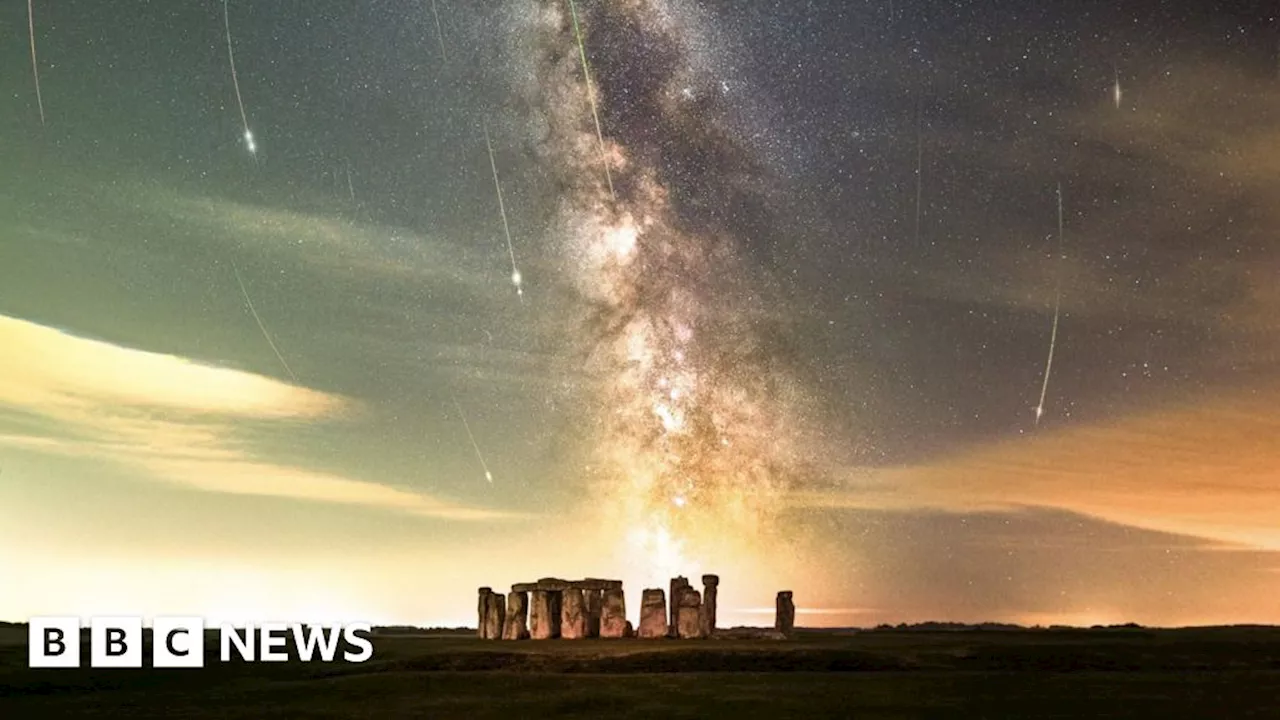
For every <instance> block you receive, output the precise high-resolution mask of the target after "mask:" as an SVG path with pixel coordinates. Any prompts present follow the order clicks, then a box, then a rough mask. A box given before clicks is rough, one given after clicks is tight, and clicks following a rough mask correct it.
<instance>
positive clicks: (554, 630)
mask: <svg viewBox="0 0 1280 720" xmlns="http://www.w3.org/2000/svg"><path fill="white" fill-rule="evenodd" d="M547 597H548V598H549V600H550V605H551V613H550V615H549V617H550V618H551V637H553V638H558V637H560V635H561V632H560V630H561V628H560V620H561V618H562V617H563V616H562V615H561V613H562V612H563V611H564V592H563V591H562V590H552V591H551V592H550V594H548V596H547Z"/></svg>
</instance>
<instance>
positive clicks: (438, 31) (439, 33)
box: [431, 0, 449, 62]
mask: <svg viewBox="0 0 1280 720" xmlns="http://www.w3.org/2000/svg"><path fill="white" fill-rule="evenodd" d="M431 15H432V17H434V18H435V19H436V39H437V40H439V41H440V61H441V62H448V60H449V59H448V58H447V57H445V54H444V31H443V30H441V29H440V13H438V12H436V0H431Z"/></svg>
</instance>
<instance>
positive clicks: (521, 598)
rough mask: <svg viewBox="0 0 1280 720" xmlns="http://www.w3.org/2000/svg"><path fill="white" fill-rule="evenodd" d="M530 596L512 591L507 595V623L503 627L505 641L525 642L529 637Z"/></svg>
mask: <svg viewBox="0 0 1280 720" xmlns="http://www.w3.org/2000/svg"><path fill="white" fill-rule="evenodd" d="M528 616H529V594H528V593H522V592H516V591H514V590H512V591H511V594H510V595H507V621H506V623H504V624H503V626H502V639H503V640H524V639H526V638H528V637H529V625H528V622H529V621H528Z"/></svg>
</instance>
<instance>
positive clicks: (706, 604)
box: [698, 575, 720, 637]
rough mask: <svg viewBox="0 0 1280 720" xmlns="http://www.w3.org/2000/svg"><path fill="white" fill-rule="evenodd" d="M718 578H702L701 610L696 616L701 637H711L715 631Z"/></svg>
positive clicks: (714, 576) (716, 576)
mask: <svg viewBox="0 0 1280 720" xmlns="http://www.w3.org/2000/svg"><path fill="white" fill-rule="evenodd" d="M719 586H720V576H718V575H703V576H702V608H701V613H700V614H699V615H698V629H699V630H700V631H701V632H702V637H711V636H712V635H713V634H714V633H715V631H716V593H717V592H718V591H717V588H718V587H719Z"/></svg>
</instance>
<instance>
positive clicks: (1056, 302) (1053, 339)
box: [1036, 183, 1062, 425]
mask: <svg viewBox="0 0 1280 720" xmlns="http://www.w3.org/2000/svg"><path fill="white" fill-rule="evenodd" d="M1058 257H1059V259H1061V258H1062V183H1058ZM1061 310H1062V273H1061V272H1059V273H1058V280H1057V289H1056V290H1055V291H1054V299H1053V331H1052V332H1051V333H1050V334H1049V360H1048V361H1047V362H1046V363H1045V365H1044V384H1042V385H1041V386H1040V404H1039V405H1037V406H1036V425H1039V424H1040V417H1041V416H1042V415H1044V398H1045V394H1046V393H1048V392H1049V372H1050V371H1052V370H1053V351H1054V348H1055V347H1056V346H1057V344H1058V318H1059V316H1060V312H1061Z"/></svg>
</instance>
